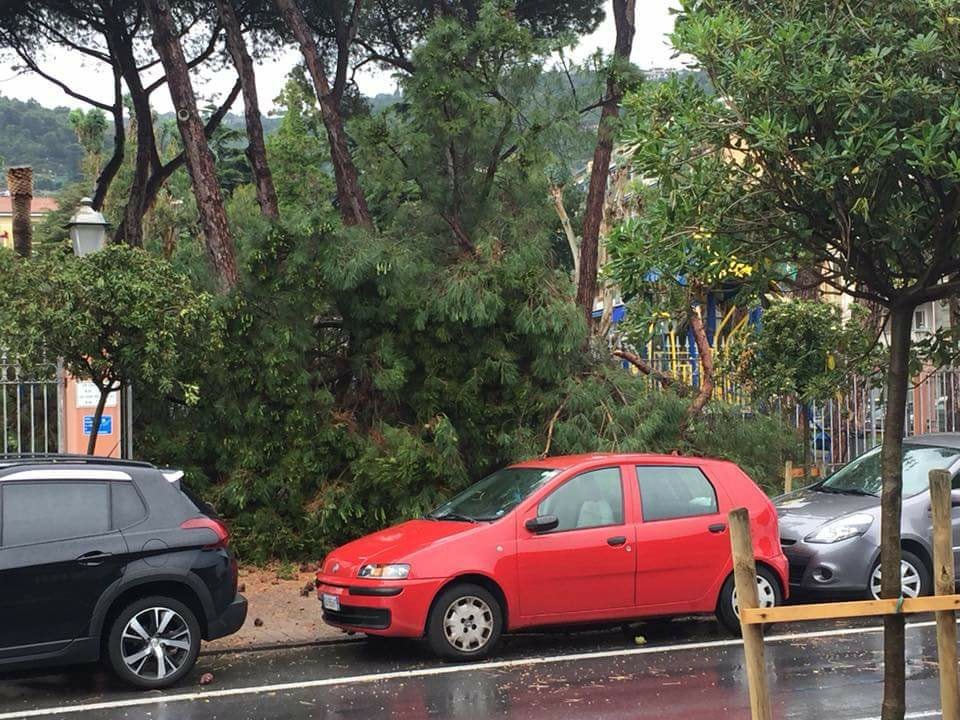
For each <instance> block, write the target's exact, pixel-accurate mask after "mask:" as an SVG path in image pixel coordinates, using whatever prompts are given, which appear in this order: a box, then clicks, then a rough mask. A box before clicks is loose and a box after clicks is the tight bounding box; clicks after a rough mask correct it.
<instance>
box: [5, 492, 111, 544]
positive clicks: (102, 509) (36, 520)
mask: <svg viewBox="0 0 960 720" xmlns="http://www.w3.org/2000/svg"><path fill="white" fill-rule="evenodd" d="M2 490H3V503H2V513H3V522H2V523H0V527H2V528H3V536H2V538H0V545H3V546H5V547H10V546H13V545H31V544H34V543H42V542H50V541H53V540H69V539H72V538H78V537H87V536H89V535H101V534H104V533H108V532H110V484H109V483H106V482H37V483H18V482H11V483H4V484H3V488H2Z"/></svg>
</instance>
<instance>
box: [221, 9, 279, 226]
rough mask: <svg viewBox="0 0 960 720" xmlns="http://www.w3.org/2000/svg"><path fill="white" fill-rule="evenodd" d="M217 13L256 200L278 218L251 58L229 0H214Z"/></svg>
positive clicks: (263, 211) (272, 216)
mask: <svg viewBox="0 0 960 720" xmlns="http://www.w3.org/2000/svg"><path fill="white" fill-rule="evenodd" d="M215 2H216V5H217V13H218V14H219V15H220V20H221V22H222V23H223V27H224V30H226V34H227V50H228V51H229V52H230V57H231V58H232V59H233V64H234V66H235V67H236V68H237V75H238V76H239V77H240V86H241V88H242V90H243V108H244V119H245V121H246V126H247V158H248V159H249V160H250V167H251V168H252V170H253V179H254V184H255V185H256V188H257V203H259V205H260V212H261V213H262V214H263V215H264V217H268V218H270V219H271V220H277V219H279V217H280V205H279V203H278V201H277V191H276V188H275V187H274V185H273V175H272V173H271V172H270V166H269V165H268V164H267V148H266V146H265V145H264V142H263V123H261V121H260V102H259V100H258V98H257V83H256V77H255V75H254V71H253V60H252V59H251V57H250V53H249V52H247V45H246V43H245V42H244V40H243V33H242V31H241V29H240V21H239V20H238V19H237V14H236V12H235V11H234V9H233V5H232V4H231V3H232V0H215Z"/></svg>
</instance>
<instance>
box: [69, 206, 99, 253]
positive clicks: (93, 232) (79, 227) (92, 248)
mask: <svg viewBox="0 0 960 720" xmlns="http://www.w3.org/2000/svg"><path fill="white" fill-rule="evenodd" d="M67 227H68V228H69V229H70V240H72V241H73V254H74V255H76V256H77V257H83V256H84V255H89V254H90V253H92V252H96V251H97V250H102V249H103V246H104V244H106V242H107V221H106V220H105V219H104V217H103V213H101V212H99V211H97V210H94V209H93V200H91V199H90V198H88V197H85V198H83V199H82V200H81V201H80V207H78V208H77V211H76V212H75V213H74V214H73V217H72V218H70V222H68V223H67Z"/></svg>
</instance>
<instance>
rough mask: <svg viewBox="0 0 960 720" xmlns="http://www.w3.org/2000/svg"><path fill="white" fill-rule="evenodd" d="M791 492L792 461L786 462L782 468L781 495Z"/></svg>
mask: <svg viewBox="0 0 960 720" xmlns="http://www.w3.org/2000/svg"><path fill="white" fill-rule="evenodd" d="M791 492H793V460H787V462H786V463H785V464H784V466H783V494H784V495H787V494H789V493H791Z"/></svg>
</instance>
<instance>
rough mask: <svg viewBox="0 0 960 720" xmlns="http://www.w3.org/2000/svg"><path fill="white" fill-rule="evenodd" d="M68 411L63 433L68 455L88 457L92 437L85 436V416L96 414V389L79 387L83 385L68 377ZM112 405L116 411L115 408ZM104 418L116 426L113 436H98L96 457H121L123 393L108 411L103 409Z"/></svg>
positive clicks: (113, 401)
mask: <svg viewBox="0 0 960 720" xmlns="http://www.w3.org/2000/svg"><path fill="white" fill-rule="evenodd" d="M64 385H65V387H64V411H63V415H64V417H63V426H64V427H63V431H64V440H65V441H66V447H65V448H64V451H65V452H68V453H77V454H80V455H83V454H86V452H87V443H88V442H89V441H90V436H89V435H87V434H84V432H83V418H84V416H91V417H92V416H93V415H94V413H96V411H97V408H96V405H95V403H96V399H97V394H96V387H95V386H92V385H91V384H89V383H88V384H86V385H85V386H84V387H78V386H79V385H80V381H78V380H76V379H75V378H73V377H71V376H69V375H67V376H66V378H65V382H64ZM78 394H79V395H80V396H81V402H80V403H79V404H80V405H82V406H83V407H79V408H78V407H77V404H78V403H77V396H78ZM111 405H112V407H111ZM103 416H104V417H110V422H111V423H112V428H111V430H112V432H111V434H109V435H105V434H103V433H100V434H99V435H98V436H97V445H96V448H95V450H94V455H100V456H101V457H117V458H118V457H120V393H119V392H117V393H112V394H111V399H110V400H109V401H108V403H107V407H105V408H104V409H103Z"/></svg>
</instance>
